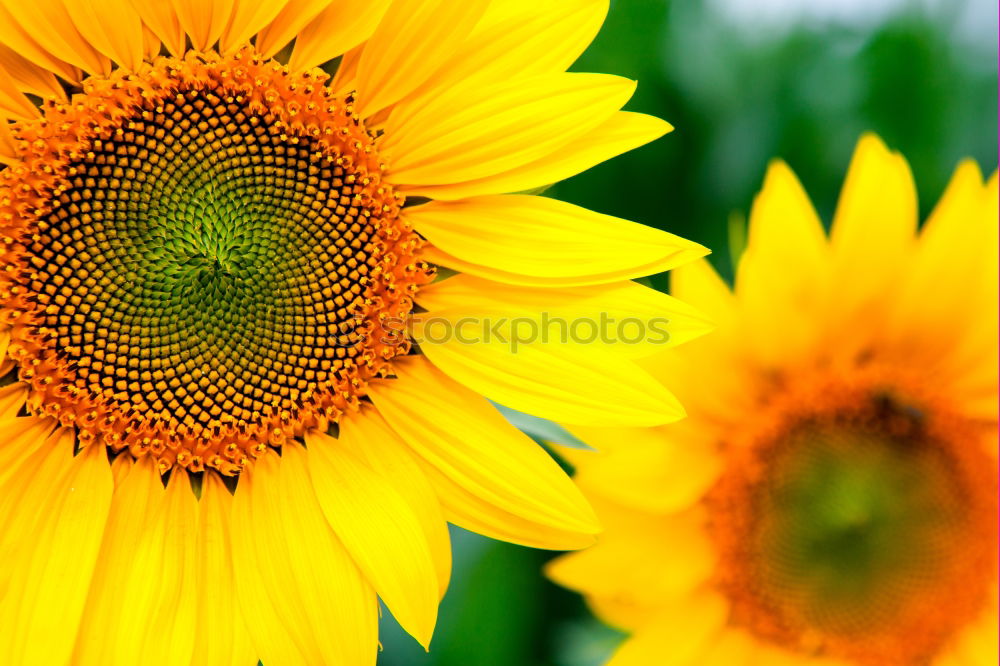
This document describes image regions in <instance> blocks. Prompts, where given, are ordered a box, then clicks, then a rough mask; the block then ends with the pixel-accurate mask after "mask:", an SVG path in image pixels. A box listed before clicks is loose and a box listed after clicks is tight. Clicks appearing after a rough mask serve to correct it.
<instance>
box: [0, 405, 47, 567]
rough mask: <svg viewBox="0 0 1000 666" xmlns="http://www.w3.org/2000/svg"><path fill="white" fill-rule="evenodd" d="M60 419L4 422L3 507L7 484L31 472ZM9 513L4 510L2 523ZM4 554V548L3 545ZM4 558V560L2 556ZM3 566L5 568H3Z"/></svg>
mask: <svg viewBox="0 0 1000 666" xmlns="http://www.w3.org/2000/svg"><path fill="white" fill-rule="evenodd" d="M56 425H57V424H56V422H55V421H54V420H53V419H51V418H48V417H45V418H42V417H38V416H22V417H18V418H15V419H8V420H5V421H3V422H0V442H2V444H0V509H3V508H4V506H3V502H4V501H6V500H5V497H10V495H4V493H7V488H6V486H7V484H8V483H10V484H11V486H16V485H17V484H19V483H20V482H21V479H24V478H30V477H28V476H26V475H27V474H29V473H30V470H32V469H33V468H34V467H35V466H36V465H37V464H38V461H39V460H40V456H39V455H38V453H39V451H40V450H41V449H42V447H43V446H44V444H45V440H46V439H47V438H48V436H49V435H50V434H52V431H53V430H55V428H56ZM6 515H7V514H6V513H4V512H3V511H0V527H2V526H3V520H4V518H5V517H6ZM4 534H5V533H4V530H0V545H2V544H3V543H4V540H3V537H4ZM0 554H2V548H0ZM0 561H2V560H0ZM0 570H2V568H0Z"/></svg>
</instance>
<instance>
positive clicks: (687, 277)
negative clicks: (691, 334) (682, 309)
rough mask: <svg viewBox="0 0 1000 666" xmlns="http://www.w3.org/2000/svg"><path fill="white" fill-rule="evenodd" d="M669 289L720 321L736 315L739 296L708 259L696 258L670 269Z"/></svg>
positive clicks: (714, 319) (722, 321)
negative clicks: (734, 295)
mask: <svg viewBox="0 0 1000 666" xmlns="http://www.w3.org/2000/svg"><path fill="white" fill-rule="evenodd" d="M670 293H671V294H673V295H674V296H676V297H677V298H679V299H681V300H682V301H684V302H685V303H690V304H691V305H693V306H695V307H697V308H698V309H699V310H702V311H704V312H705V313H707V314H708V315H709V316H710V317H711V318H712V319H713V321H715V322H717V323H719V324H720V325H721V324H723V323H726V322H729V321H730V320H731V319H732V317H733V310H734V309H735V307H736V299H735V298H734V297H733V292H732V291H730V289H729V287H728V286H726V283H725V282H723V281H722V278H721V277H719V274H718V273H716V272H715V269H714V268H712V265H711V264H710V263H708V261H707V260H705V259H697V260H695V261H692V262H690V263H688V264H685V265H683V266H679V267H678V268H675V269H674V270H673V271H671V273H670Z"/></svg>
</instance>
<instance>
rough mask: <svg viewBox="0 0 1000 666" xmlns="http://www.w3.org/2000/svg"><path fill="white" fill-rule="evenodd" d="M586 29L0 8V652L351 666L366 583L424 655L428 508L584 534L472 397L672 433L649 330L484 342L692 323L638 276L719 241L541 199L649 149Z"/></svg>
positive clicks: (561, 16)
mask: <svg viewBox="0 0 1000 666" xmlns="http://www.w3.org/2000/svg"><path fill="white" fill-rule="evenodd" d="M607 9H608V2H607V0H578V1H577V0H574V1H572V2H559V3H537V2H527V1H524V0H503V1H500V0H497V1H488V0H463V2H454V1H453V0H391V1H390V0H235V1H234V0H211V1H209V0H199V1H193V0H176V1H174V2H160V1H153V0H134V1H131V0H99V1H98V0H65V1H64V0H39V1H38V2H20V1H16V0H0V113H2V115H0V161H2V163H3V165H4V168H3V169H2V170H0V252H2V254H3V258H4V265H3V274H2V278H0V304H2V307H0V359H2V367H0V374H2V375H3V380H2V382H0V385H2V387H3V388H0V559H2V561H3V567H2V568H0V662H2V663H5V664H18V665H44V666H53V665H55V666H58V665H60V664H74V665H81V666H89V665H94V666H96V665H98V664H100V665H102V666H104V665H114V664H121V665H128V666H132V665H133V664H137V663H153V664H167V665H174V664H178V665H179V664H184V665H187V664H211V665H212V666H217V665H220V664H247V665H250V664H254V663H256V661H257V659H258V658H260V659H262V660H263V661H264V662H265V663H266V664H268V665H269V666H271V665H274V666H277V665H279V664H309V665H310V666H313V665H319V664H338V665H339V666H353V665H355V664H372V663H374V661H375V657H376V653H377V644H378V641H377V635H376V634H377V626H376V625H377V617H378V614H379V611H378V606H377V603H378V601H377V599H378V598H381V600H382V602H384V603H385V605H386V606H387V607H388V609H389V610H390V611H391V612H392V613H393V614H394V616H395V617H396V619H397V620H398V621H399V622H400V624H401V625H402V626H403V627H404V628H405V629H406V630H407V631H409V632H410V633H411V634H412V635H413V636H414V637H415V638H416V639H417V640H418V641H419V642H420V643H421V644H423V645H424V646H427V645H428V643H429V641H430V638H431V634H432V631H433V628H434V624H435V619H436V613H437V605H438V602H439V600H440V597H441V595H442V594H443V593H444V590H445V587H446V585H447V582H448V577H449V571H450V545H449V540H448V532H447V522H451V523H454V524H457V525H460V526H462V527H465V528H468V529H471V530H474V531H476V532H480V533H482V534H486V535H489V536H492V537H496V538H500V539H505V540H509V541H512V542H516V543H520V544H526V545H529V546H536V547H542V548H555V549H566V548H576V547H580V546H583V545H587V544H588V543H590V542H592V541H593V534H594V533H595V532H596V531H597V530H598V525H597V521H596V519H595V516H594V515H593V513H592V511H591V509H590V508H589V506H588V505H587V503H586V501H585V500H584V499H583V497H582V496H581V495H580V494H579V492H578V491H577V490H576V488H575V486H573V484H572V482H571V481H570V480H569V479H568V478H567V477H565V476H564V475H563V473H562V471H561V470H560V468H559V466H558V465H557V464H556V463H555V461H553V460H552V459H551V458H550V457H549V456H548V455H547V454H546V453H545V451H544V450H543V449H541V448H540V447H538V446H537V445H536V444H535V442H533V441H531V440H530V439H529V438H527V437H526V436H524V435H522V434H521V433H520V432H519V431H517V430H516V429H515V428H513V427H512V426H510V425H509V424H508V423H507V422H506V421H505V420H504V418H503V417H502V416H501V414H500V412H498V411H497V410H496V408H495V407H494V406H493V404H491V402H490V401H491V400H492V401H494V402H497V403H502V404H504V405H507V406H509V407H511V408H514V409H517V410H521V411H526V412H531V413H533V414H536V415H538V416H541V417H547V418H553V419H559V420H562V421H567V422H570V423H580V424H585V425H613V424H617V425H622V424H635V425H653V424H658V423H665V422H667V421H669V420H671V419H675V418H677V417H679V416H680V409H679V407H678V406H677V403H676V400H675V399H674V398H673V397H672V395H671V394H669V393H667V392H666V390H665V389H663V388H662V386H661V384H660V383H659V382H658V381H657V380H655V379H654V378H653V377H652V376H651V375H650V374H649V373H647V372H646V371H644V370H643V369H642V368H641V367H640V366H639V365H637V364H636V362H635V361H634V359H635V358H638V357H640V356H642V355H643V354H645V353H649V352H650V351H651V350H652V349H653V346H652V344H653V343H645V342H644V343H640V344H638V345H635V344H630V345H623V344H620V343H619V341H617V340H610V339H608V340H604V339H602V341H600V342H598V343H596V344H593V345H583V344H578V343H577V342H575V341H573V340H568V339H566V340H563V339H555V338H553V339H551V340H549V339H548V338H549V336H548V335H547V333H548V329H546V330H545V333H546V335H542V336H535V337H533V338H531V339H525V338H523V337H521V336H520V335H519V334H518V337H517V338H516V342H518V343H520V345H519V346H515V345H512V344H504V343H502V342H501V339H502V340H503V341H505V342H506V341H507V340H508V338H509V336H510V335H511V334H515V333H517V330H519V328H523V326H522V324H525V323H527V324H531V325H535V326H538V325H541V324H540V322H542V319H543V317H547V316H550V315H552V314H553V313H557V314H559V316H560V317H562V318H567V317H570V318H571V317H590V316H593V315H594V314H595V313H598V312H604V311H605V310H606V309H607V307H608V306H614V307H616V308H618V310H616V312H618V311H621V312H622V313H623V315H626V314H627V315H628V316H629V317H637V318H639V319H640V320H645V319H648V318H653V317H659V316H661V313H662V311H663V310H664V309H665V308H667V309H669V310H671V311H673V312H674V313H675V314H674V315H671V322H670V324H669V326H668V328H669V332H670V333H671V335H672V338H671V341H672V342H673V343H677V342H681V341H683V340H685V339H687V338H690V337H692V336H694V335H697V334H698V333H699V332H700V331H703V330H705V324H704V322H703V321H702V319H700V317H699V315H698V314H697V313H696V312H695V311H693V310H692V309H691V308H687V307H685V306H683V305H681V304H680V303H677V302H675V301H673V300H670V299H669V297H666V296H663V295H660V294H658V293H657V292H655V291H654V290H652V289H648V288H646V287H642V286H640V285H638V284H636V283H634V282H632V279H633V278H635V277H638V276H642V275H645V274H648V273H654V272H658V271H663V270H668V269H670V268H672V267H674V266H677V265H680V264H682V263H685V262H687V261H690V260H694V259H696V258H698V257H700V256H702V255H704V254H705V253H706V250H705V249H704V248H702V247H700V246H698V245H696V244H693V243H690V242H687V241H684V240H682V239H680V238H677V237H675V236H672V235H670V234H668V233H665V232H661V231H656V230H653V229H650V228H647V227H643V226H641V225H639V224H635V223H632V222H628V221H625V220H621V219H617V218H613V217H610V216H607V215H601V214H598V213H594V212H590V211H587V210H584V209H581V208H578V207H575V206H572V205H569V204H566V203H562V202H559V201H555V200H552V199H547V198H542V197H540V196H536V195H532V194H530V193H529V192H533V191H537V190H538V189H539V188H541V187H543V186H545V185H547V184H550V183H552V182H555V181H558V180H560V179H563V178H566V177H568V176H571V175H573V174H575V173H578V172H580V171H582V170H585V169H588V168H589V167H591V166H593V165H594V164H597V163H599V162H602V161H604V160H606V159H609V158H611V157H613V156H615V155H618V154H620V153H622V152H625V151H628V150H631V149H633V148H635V147H637V146H640V145H642V144H644V143H647V142H649V141H652V140H653V139H656V138H658V137H659V136H661V135H663V134H665V133H666V132H668V131H669V129H670V126H669V125H668V124H667V123H665V122H663V121H661V120H659V119H656V118H652V117H649V116H645V115H641V114H637V113H631V112H624V111H621V110H620V109H621V107H622V106H623V105H624V104H625V102H626V101H627V100H628V99H629V97H630V96H631V95H632V92H633V90H634V89H635V83H634V82H632V81H629V80H626V79H623V78H619V77H615V76H609V75H602V74H587V73H567V72H566V71H565V70H566V68H567V67H568V66H569V65H570V64H571V63H572V62H573V61H574V59H575V58H576V57H577V56H578V55H579V54H580V52H582V50H583V49H584V48H585V47H586V46H587V44H588V43H589V42H590V40H591V39H592V38H593V36H594V35H595V34H596V32H597V31H598V29H599V27H600V25H601V23H602V21H603V19H604V16H605V14H606V12H607ZM512 192H514V193H517V192H520V193H521V194H510V193H512ZM439 267H440V268H443V269H447V270H440V271H439V270H438V268H439ZM603 304H608V305H603ZM417 312H419V313H422V317H421V320H422V321H431V320H433V321H434V322H435V323H436V324H437V325H438V327H439V328H440V326H441V325H443V326H444V327H445V328H449V327H452V326H459V325H460V324H464V323H467V322H468V321H470V320H471V321H479V320H480V319H484V320H485V318H492V319H493V320H495V321H496V322H498V323H497V324H496V325H491V327H490V328H489V329H488V330H487V333H491V332H495V333H497V336H496V337H494V338H489V336H488V335H487V336H486V337H485V338H483V339H482V340H480V339H479V338H476V339H475V340H474V341H475V342H478V344H468V343H469V339H468V336H458V335H445V336H440V335H435V336H433V338H432V336H430V335H429V334H427V335H426V336H425V334H424V330H425V328H426V326H425V325H423V324H421V323H420V322H417V321H412V320H413V316H412V315H413V314H414V313H417ZM515 320H516V322H517V326H514V324H512V323H511V322H513V321H515ZM424 337H426V338H427V339H426V340H425V339H424ZM539 337H540V338H544V339H537V338H539ZM459 338H460V339H459ZM659 341H660V342H662V341H663V339H660V340H659ZM515 347H516V348H515Z"/></svg>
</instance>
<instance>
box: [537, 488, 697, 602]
mask: <svg viewBox="0 0 1000 666" xmlns="http://www.w3.org/2000/svg"><path fill="white" fill-rule="evenodd" d="M594 505H595V508H596V509H597V511H598V515H599V516H600V518H601V521H602V523H603V524H604V528H605V531H604V533H602V534H601V535H600V536H599V537H598V542H597V545H595V546H593V547H591V548H588V549H586V550H582V551H580V552H578V553H570V554H569V555H564V556H562V557H559V558H557V559H555V560H552V561H551V562H549V564H548V565H547V566H546V568H545V573H546V575H547V576H548V577H549V578H551V579H552V580H554V581H556V582H557V583H559V584H560V585H563V586H564V587H568V588H570V589H573V590H576V591H578V592H581V593H583V594H584V595H586V596H595V597H604V598H614V599H617V600H618V601H620V602H627V603H629V604H631V605H633V606H635V607H637V608H645V609H647V611H649V610H652V609H655V608H657V607H659V606H662V605H664V604H668V603H676V602H677V601H678V600H682V599H686V598H687V597H688V596H690V595H691V594H692V593H693V592H694V591H695V590H696V589H698V587H699V586H701V585H703V584H705V583H706V582H708V581H709V579H710V577H711V576H712V574H713V572H714V570H715V563H716V555H715V553H714V550H715V547H714V544H713V542H712V540H711V538H710V537H709V535H708V534H707V533H706V531H705V528H704V525H703V523H704V517H703V515H702V514H701V513H700V512H696V511H690V512H685V513H682V514H678V515H673V516H659V515H653V514H646V513H640V512H637V511H634V510H632V509H623V508H621V507H616V506H614V505H612V504H611V503H609V502H607V501H603V500H600V499H596V498H595V501H594ZM612 507H614V508H612Z"/></svg>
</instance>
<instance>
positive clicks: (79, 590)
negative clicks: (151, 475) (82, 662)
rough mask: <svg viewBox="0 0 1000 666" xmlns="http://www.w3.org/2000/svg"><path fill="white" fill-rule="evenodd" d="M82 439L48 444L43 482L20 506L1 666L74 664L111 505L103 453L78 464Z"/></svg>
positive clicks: (0, 618)
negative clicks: (76, 446)
mask: <svg viewBox="0 0 1000 666" xmlns="http://www.w3.org/2000/svg"><path fill="white" fill-rule="evenodd" d="M73 440H74V435H73V433H72V431H70V430H62V431H60V432H59V433H58V434H57V435H55V436H53V437H52V438H50V439H49V441H48V442H46V446H47V448H48V452H47V453H45V454H43V457H44V460H43V461H42V463H41V465H40V466H39V468H38V470H37V476H35V477H33V478H31V479H25V480H24V481H25V482H24V483H23V484H22V485H21V493H20V496H19V498H18V508H17V509H16V510H15V511H16V514H17V515H18V519H19V520H18V523H19V524H18V525H17V526H9V527H10V528H11V529H13V530H16V532H17V533H16V535H15V538H17V539H18V540H19V541H20V542H21V543H22V547H21V548H20V549H18V552H17V554H16V556H15V557H13V558H8V559H5V560H4V567H5V568H7V569H8V573H9V575H10V581H11V583H10V586H9V587H8V589H7V591H6V594H5V595H3V597H2V601H0V660H2V662H3V663H5V664H38V665H42V664H65V663H69V658H70V654H71V652H72V650H73V644H74V641H75V640H76V634H77V628H78V627H79V625H80V619H81V616H82V614H83V607H84V602H85V601H86V599H87V590H88V589H90V581H91V575H92V574H93V571H94V565H95V563H96V562H97V554H98V550H99V549H100V546H101V537H102V535H103V533H104V524H105V521H106V519H107V517H108V508H109V507H110V505H111V493H112V491H113V489H114V488H113V485H112V481H111V469H110V467H109V466H108V459H107V456H106V455H105V452H104V447H103V446H89V447H87V448H86V449H84V450H83V451H81V452H80V455H79V456H76V457H74V456H73V445H74V441H73Z"/></svg>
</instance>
